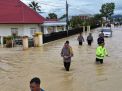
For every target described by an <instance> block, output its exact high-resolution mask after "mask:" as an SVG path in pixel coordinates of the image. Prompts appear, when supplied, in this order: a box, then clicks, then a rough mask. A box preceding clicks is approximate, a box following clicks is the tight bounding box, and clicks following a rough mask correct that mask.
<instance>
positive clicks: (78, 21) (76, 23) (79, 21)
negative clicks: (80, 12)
mask: <svg viewBox="0 0 122 91" xmlns="http://www.w3.org/2000/svg"><path fill="white" fill-rule="evenodd" d="M83 24H84V21H83V20H82V19H81V18H80V17H72V19H71V20H70V26H71V27H72V28H77V27H80V26H83Z"/></svg>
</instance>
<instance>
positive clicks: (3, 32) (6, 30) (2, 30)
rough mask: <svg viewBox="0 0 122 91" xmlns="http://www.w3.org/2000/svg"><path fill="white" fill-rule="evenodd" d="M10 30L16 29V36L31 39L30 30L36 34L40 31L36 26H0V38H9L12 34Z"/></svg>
mask: <svg viewBox="0 0 122 91" xmlns="http://www.w3.org/2000/svg"><path fill="white" fill-rule="evenodd" d="M11 28H17V29H18V30H17V31H18V36H24V35H26V36H29V37H32V32H31V30H32V29H35V30H36V32H39V31H41V28H40V26H39V25H38V24H0V36H10V35H11V34H12V32H11Z"/></svg>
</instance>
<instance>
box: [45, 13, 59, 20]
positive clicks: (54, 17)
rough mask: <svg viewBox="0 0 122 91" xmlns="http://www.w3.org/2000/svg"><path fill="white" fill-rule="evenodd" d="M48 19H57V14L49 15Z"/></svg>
mask: <svg viewBox="0 0 122 91" xmlns="http://www.w3.org/2000/svg"><path fill="white" fill-rule="evenodd" d="M47 18H48V19H57V14H55V13H49V14H48V17H47Z"/></svg>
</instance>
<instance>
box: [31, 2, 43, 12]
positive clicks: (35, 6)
mask: <svg viewBox="0 0 122 91" xmlns="http://www.w3.org/2000/svg"><path fill="white" fill-rule="evenodd" d="M29 7H30V8H32V9H33V10H35V11H36V12H40V11H41V9H40V6H39V3H38V2H35V1H32V2H31V3H30V4H29Z"/></svg>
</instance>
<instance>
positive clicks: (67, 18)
mask: <svg viewBox="0 0 122 91" xmlns="http://www.w3.org/2000/svg"><path fill="white" fill-rule="evenodd" d="M68 10H69V5H68V2H67V0H66V23H67V24H66V31H67V36H68V24H69V17H68Z"/></svg>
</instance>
